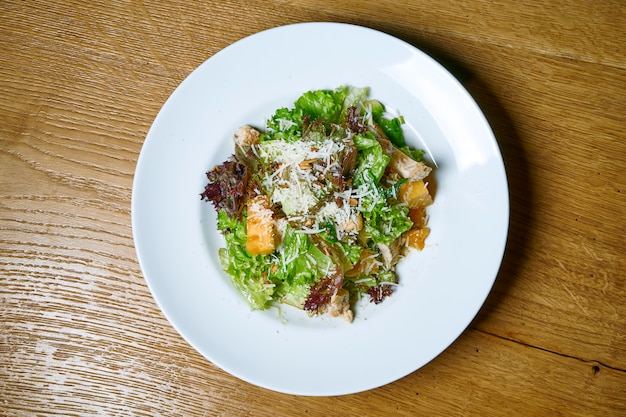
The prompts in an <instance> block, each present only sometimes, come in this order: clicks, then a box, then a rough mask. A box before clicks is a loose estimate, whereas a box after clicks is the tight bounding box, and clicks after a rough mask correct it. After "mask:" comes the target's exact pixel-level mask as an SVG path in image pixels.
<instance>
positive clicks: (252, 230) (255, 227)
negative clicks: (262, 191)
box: [246, 195, 276, 256]
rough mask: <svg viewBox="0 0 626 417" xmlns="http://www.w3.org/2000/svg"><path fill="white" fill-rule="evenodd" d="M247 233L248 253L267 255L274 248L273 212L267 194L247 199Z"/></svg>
mask: <svg viewBox="0 0 626 417" xmlns="http://www.w3.org/2000/svg"><path fill="white" fill-rule="evenodd" d="M247 207H248V219H247V222H246V225H247V228H248V235H247V238H246V250H247V251H248V254H250V255H252V256H255V255H269V254H270V253H272V252H274V250H275V249H276V233H275V230H274V220H273V217H272V215H273V212H272V210H271V209H270V201H269V198H268V197H267V196H264V195H260V196H256V197H253V198H251V199H250V200H248V205H247Z"/></svg>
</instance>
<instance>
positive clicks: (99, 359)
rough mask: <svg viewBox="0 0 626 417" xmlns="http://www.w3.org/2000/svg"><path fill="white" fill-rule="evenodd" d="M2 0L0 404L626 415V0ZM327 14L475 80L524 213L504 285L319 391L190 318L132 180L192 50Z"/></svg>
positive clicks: (515, 206)
mask: <svg viewBox="0 0 626 417" xmlns="http://www.w3.org/2000/svg"><path fill="white" fill-rule="evenodd" d="M0 16H1V17H2V24H0V178H1V180H0V313H1V316H2V321H1V322H0V414H1V415H7V416H17V415H20V416H21V415H33V416H35V415H37V416H39V415H68V416H69V415H77V416H78V415H81V416H87V415H124V416H128V415H137V416H155V415H167V416H175V415H180V416H191V415H193V416H196V415H197V416H204V415H206V416H217V415H220V416H242V415H254V416H263V415H272V416H282V415H284V416H293V415H307V416H318V415H319V416H326V415H346V416H356V415H358V416H361V415H372V416H374V415H407V416H408V415H442V416H443V415H445V416H448V415H461V416H474V415H481V416H501V415H533V416H538V415H567V416H620V415H625V414H626V274H625V272H624V271H626V255H625V252H624V248H625V247H626V238H625V236H626V197H625V193H626V191H625V190H626V135H625V133H624V132H625V131H626V53H625V52H624V45H626V8H624V7H623V6H622V4H621V2H620V1H617V0H615V1H608V0H607V1H594V2H592V1H579V2H573V1H567V0H555V1H548V2H533V1H529V0H522V1H511V0H502V1H498V2H493V1H472V2H470V1H456V2H448V1H441V0H435V1H432V2H423V1H417V0H412V1H404V2H399V1H392V0H380V1H378V2H366V1H359V0H347V1H344V2H329V1H325V0H308V1H306V2H304V1H278V0H277V1H261V0H251V1H245V2H244V1H233V0H230V1H220V2H218V1H204V2H174V1H98V2H78V1H72V0H68V1H52V2H42V1H36V0H35V1H30V2H20V1H13V0H6V1H3V2H2V3H0ZM322 20H323V21H338V22H348V23H354V24H361V25H365V26H368V27H372V28H374V29H378V30H383V31H385V32H388V33H390V34H392V35H395V36H398V37H400V38H401V39H404V40H406V41H407V42H410V43H412V44H413V45H415V46H417V47H419V48H421V49H423V50H424V51H426V52H427V53H429V54H430V55H431V56H433V57H434V58H435V59H436V60H438V61H439V62H441V63H442V64H443V65H444V66H445V67H446V68H448V69H449V70H450V71H451V72H452V73H453V74H454V75H455V76H456V77H457V78H458V79H459V80H460V81H461V82H462V83H463V84H464V85H465V87H466V88H467V89H468V91H469V92H470V93H471V94H472V95H473V97H474V98H475V99H476V101H477V103H478V104H479V106H480V107H481V109H482V110H483V111H484V113H485V115H486V117H487V119H488V121H489V123H490V124H491V126H492V128H493V130H494V133H495V135H496V137H497V139H498V143H499V145H500V147H501V150H502V154H503V157H504V160H505V164H506V169H507V174H508V177H509V186H510V198H511V223H510V234H509V240H508V243H507V250H506V254H505V257H504V260H503V264H502V268H501V271H500V273H499V275H498V279H497V281H496V284H495V287H494V289H493V291H492V293H491V295H490V296H489V298H488V300H487V302H486V304H485V306H484V308H483V309H482V310H481V312H480V314H479V315H478V317H477V318H476V319H475V320H474V322H473V323H472V325H471V326H470V327H469V328H468V329H467V331H466V332H465V333H464V334H463V335H462V336H461V337H460V338H459V339H458V340H457V341H456V342H455V343H454V344H453V345H452V346H451V347H450V348H449V349H448V350H446V351H445V352H444V353H442V354H441V355H440V356H439V357H438V358H436V359H435V360H434V361H432V362H431V363H429V364H428V365H427V366H425V367H424V368H422V369H420V370H419V371H417V372H415V373H413V374H411V375H409V376H407V377H405V378H403V379H401V380H399V381H396V382H394V383H392V384H389V385H387V386H384V387H381V388H378V389H376V390H372V391H368V392H364V393H360V394H354V395H348V396H342V397H321V398H309V397H298V396H290V395H284V394H279V393H274V392H270V391H267V390H264V389H262V388H258V387H255V386H252V385H250V384H247V383H245V382H242V381H240V380H238V379H236V378H234V377H232V376H231V375H229V374H227V373H225V372H224V371H222V370H220V369H218V368H217V367H216V366H214V365H213V364H211V363H210V362H208V361H207V360H205V359H204V358H202V357H201V356H200V355H199V354H198V353H197V352H195V351H194V350H193V349H192V348H191V347H190V346H189V345H188V344H187V343H186V342H185V341H184V340H183V339H182V338H181V337H180V336H179V335H178V334H177V333H176V332H175V330H174V329H173V328H172V327H171V325H169V323H168V322H167V320H166V319H165V318H164V317H163V315H162V313H161V312H160V311H159V309H158V307H157V306H156V304H155V302H154V301H153V299H152V297H151V295H150V292H149V290H148V288H147V286H146V284H145V281H144V280H143V277H142V275H141V271H140V269H139V266H138V263H137V260H136V257H135V251H134V246H133V239H132V230H131V224H130V198H131V193H132V180H133V174H134V169H135V164H136V162H137V158H138V155H139V152H140V150H141V146H142V143H143V140H144V138H145V136H146V134H147V132H148V129H149V128H150V125H151V123H152V121H153V120H154V117H155V116H156V114H157V113H158V111H159V109H160V108H161V106H162V104H163V103H164V101H165V100H166V99H167V97H168V96H169V95H170V94H171V92H172V91H173V90H174V89H175V88H176V86H177V85H178V84H179V83H180V82H181V81H182V80H183V79H184V78H185V77H186V76H187V75H188V74H189V73H190V72H191V71H192V70H193V69H194V68H196V67H197V66H198V65H200V64H201V63H202V62H203V61H204V60H206V59H207V58H209V57H210V56H212V55H213V54H215V53H216V52H218V51H219V50H221V49H222V48H224V47H226V46H227V45H229V44H231V43H233V42H235V41H237V40H238V39H241V38H243V37H245V36H248V35H250V34H253V33H255V32H258V31H260V30H264V29H268V28H271V27H275V26H279V25H284V24H289V23H296V22H304V21H322ZM343 41H345V42H346V47H355V46H354V45H355V42H354V40H343ZM364 53H372V51H368V50H364ZM378 362H380V361H377V363H378ZM366 365H367V366H370V364H366ZM371 366H372V372H376V366H374V365H371Z"/></svg>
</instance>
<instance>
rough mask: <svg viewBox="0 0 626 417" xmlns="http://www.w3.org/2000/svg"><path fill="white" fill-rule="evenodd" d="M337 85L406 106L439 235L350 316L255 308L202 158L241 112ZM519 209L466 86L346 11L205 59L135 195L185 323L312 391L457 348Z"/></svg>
mask: <svg viewBox="0 0 626 417" xmlns="http://www.w3.org/2000/svg"><path fill="white" fill-rule="evenodd" d="M340 85H353V86H357V87H365V86H367V87H370V96H371V97H372V98H376V99H378V100H380V101H381V102H382V103H384V104H385V105H386V106H387V108H389V109H396V110H397V112H398V113H399V114H402V115H403V116H404V118H405V120H406V125H405V126H404V128H405V134H406V137H407V141H408V142H409V143H410V144H411V145H412V146H414V147H417V148H422V149H424V150H426V152H427V156H428V159H429V161H430V162H431V163H432V165H434V166H435V174H434V181H433V185H436V189H435V190H434V197H435V202H434V204H433V205H432V206H430V207H429V210H428V214H429V216H430V220H429V226H430V228H431V234H430V236H429V237H428V239H427V242H426V243H427V245H426V247H425V249H424V250H423V251H421V252H415V253H413V254H412V255H410V256H409V257H407V258H405V259H403V260H402V261H401V262H400V264H399V266H398V274H399V278H400V286H399V287H398V288H397V290H396V291H395V293H394V294H393V296H391V297H389V298H388V299H387V300H385V302H384V303H382V304H379V305H375V304H369V303H361V304H359V306H358V307H357V311H356V316H355V319H354V322H353V323H351V324H349V323H347V322H344V321H343V320H342V319H341V318H330V317H315V318H309V317H308V316H307V315H306V314H305V313H304V312H302V311H299V310H297V309H293V308H291V307H286V306H285V307H281V308H271V309H269V310H266V311H250V309H249V308H248V305H247V304H246V302H245V301H244V299H243V298H242V297H240V296H239V294H238V293H237V292H236V291H235V289H234V288H233V286H232V284H231V283H230V281H229V278H228V276H227V275H226V274H225V273H224V272H223V271H222V269H221V267H220V264H219V261H218V257H217V251H218V248H219V247H220V246H222V242H223V240H222V237H221V236H220V235H219V234H218V232H217V229H216V215H215V212H214V209H213V207H212V205H211V204H210V203H207V202H204V201H201V200H200V196H199V194H200V193H201V192H202V191H203V190H204V186H205V184H206V176H205V172H206V171H208V170H210V169H211V168H212V167H213V166H215V165H217V164H220V163H221V162H223V161H224V160H225V159H226V158H227V157H228V156H229V155H230V154H231V153H232V152H233V149H234V148H233V140H232V136H233V133H234V132H235V130H236V129H237V128H238V127H239V126H241V125H244V124H252V125H256V126H259V127H263V126H264V125H265V120H266V118H267V117H269V116H271V115H272V114H273V112H274V111H275V110H276V109H277V108H279V107H291V106H292V105H293V102H294V101H295V99H296V98H297V97H299V96H300V95H301V94H302V93H304V92H305V91H309V90H314V89H320V88H331V89H334V88H336V87H338V86H340ZM508 218H509V200H508V188H507V181H506V174H505V170H504V165H503V162H502V157H501V154H500V151H499V149H498V145H497V143H496V140H495V138H494V136H493V133H492V131H491V129H490V127H489V125H488V124H487V122H486V119H485V117H484V116H483V114H482V113H481V111H480V109H479V108H478V106H477V105H476V103H475V102H474V100H473V99H472V98H471V97H470V95H469V94H468V93H467V91H466V90H465V89H464V88H463V87H462V86H461V85H460V84H459V82H457V80H456V79H455V78H454V77H453V76H451V75H450V74H449V73H448V72H447V71H446V70H445V69H444V68H443V67H442V66H441V65H439V64H438V63H437V62H435V61H434V60H433V59H431V58H430V57H429V56H427V55H426V54H424V53H423V52H421V51H420V50H418V49H416V48H415V47H413V46H411V45H409V44H407V43H405V42H403V41H401V40H398V39H397V38H394V37H392V36H389V35H387V34H384V33H381V32H378V31H375V30H371V29H367V28H363V27H358V26H352V25H346V24H338V23H303V24H296V25H290V26H284V27H279V28H275V29H270V30H267V31H264V32H260V33H258V34H255V35H253V36H250V37H247V38H245V39H242V40H240V41H238V42H236V43H234V44H232V45H231V46H229V47H227V48H225V49H223V50H222V51H220V52H219V53H217V54H215V55H214V56H212V57H211V58H210V59H208V60H207V61H206V62H205V63H203V64H202V65H201V66H199V67H198V68H197V69H196V70H195V71H194V72H192V73H191V74H190V75H189V76H188V77H187V78H186V79H185V80H184V81H183V82H182V83H181V85H180V86H179V87H178V88H177V89H176V90H175V91H174V92H173V94H172V95H171V96H170V98H169V99H168V100H167V102H166V103H165V105H164V106H163V108H162V109H161V111H160V112H159V114H158V116H157V117H156V119H155V121H154V124H153V125H152V127H151V129H150V131H149V133H148V135H147V138H146V140H145V143H144V145H143V148H142V150H141V154H140V156H139V160H138V163H137V168H136V173H135V178H134V184H133V194H132V225H133V235H134V239H135V246H136V250H137V254H138V259H139V263H140V265H141V269H142V272H143V274H144V277H145V280H146V282H147V284H148V286H149V288H150V291H151V292H152V294H153V296H154V298H155V300H156V302H157V303H158V305H159V307H160V308H161V310H162V311H163V313H164V314H165V316H166V317H167V319H168V320H169V321H170V322H171V323H172V325H173V326H174V327H175V328H176V330H177V331H178V332H179V333H180V334H181V335H182V336H183V337H184V338H185V339H186V340H187V342H188V343H189V344H191V346H193V347H194V348H195V349H196V350H197V351H198V352H200V353H201V354H202V355H203V356H204V357H206V358H207V359H208V360H210V361H211V362H213V363H214V364H215V365H217V366H219V367H220V368H222V369H224V370H225V371H227V372H229V373H231V374H232V375H234V376H236V377H238V378H240V379H242V380H245V381H248V382H250V383H252V384H256V385H259V386H261V387H265V388H268V389H271V390H275V391H279V392H284V393H292V394H299V395H342V394H349V393H355V392H360V391H364V390H368V389H372V388H376V387H379V386H382V385H385V384H387V383H390V382H392V381H395V380H397V379H399V378H402V377H403V376H405V375H408V374H410V373H412V372H414V371H415V370H417V369H419V368H420V367H422V366H423V365H425V364H426V363H428V362H429V361H431V360H432V359H433V358H435V357H436V356H437V355H439V354H440V353H441V352H442V351H444V350H445V349H446V348H447V347H448V346H449V345H450V344H451V343H452V342H453V341H454V340H455V339H456V338H457V337H458V336H459V335H461V333H462V332H463V331H464V330H465V329H466V327H467V326H468V325H469V323H470V322H471V320H472V319H473V318H474V317H475V315H476V314H477V312H478V311H479V309H480V307H481V306H482V305H483V303H484V301H485V299H486V297H487V295H488V294H489V292H490V290H491V288H492V285H493V283H494V280H495V278H496V275H497V272H498V269H499V267H500V263H501V260H502V256H503V252H504V247H505V242H506V236H507V231H508ZM210 377H211V376H210V375H207V378H210Z"/></svg>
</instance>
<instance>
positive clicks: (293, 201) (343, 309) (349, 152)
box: [200, 86, 433, 322]
mask: <svg viewBox="0 0 626 417" xmlns="http://www.w3.org/2000/svg"><path fill="white" fill-rule="evenodd" d="M403 123H404V120H403V118H402V117H393V116H390V115H389V114H388V113H387V112H386V110H385V107H384V106H383V104H382V103H380V102H379V101H377V100H373V99H370V98H369V89H368V88H357V87H352V86H342V87H339V88H336V89H334V90H326V89H323V90H315V91H308V92H306V93H304V94H302V96H300V97H299V98H298V99H297V100H296V101H295V103H294V105H293V107H291V108H280V109H278V110H276V112H275V113H274V114H273V115H272V116H271V117H270V118H269V119H268V120H267V123H266V126H265V127H264V128H263V129H256V128H254V127H251V126H247V125H246V126H242V127H240V128H239V129H238V130H237V131H236V133H235V135H234V148H235V149H234V153H233V154H232V155H231V156H230V157H229V158H228V160H226V161H225V162H223V163H222V164H221V165H219V166H216V167H214V168H213V169H212V170H210V171H209V172H207V173H206V175H207V179H208V183H207V185H206V187H205V190H204V191H203V192H202V193H201V194H200V196H201V198H202V199H203V200H206V201H210V202H212V203H213V205H214V207H215V209H216V211H217V227H218V229H219V231H220V232H221V234H222V235H223V236H224V240H225V247H222V248H220V249H219V259H220V262H221V264H222V267H223V269H224V271H226V273H228V275H229V276H230V277H231V279H232V282H233V284H234V286H235V287H236V288H237V290H238V291H239V292H240V293H241V294H242V296H243V297H244V298H245V299H246V300H247V302H248V304H249V305H250V307H251V308H252V309H260V310H263V309H267V308H268V307H270V306H271V305H274V304H276V303H283V304H287V305H291V306H294V307H297V308H300V309H303V310H305V311H306V312H307V313H309V315H316V314H329V315H331V316H335V317H336V316H341V317H344V318H345V319H346V320H348V321H350V322H351V321H352V320H353V318H354V313H353V305H354V303H355V302H356V301H357V300H358V299H360V298H361V297H369V299H370V301H371V302H373V303H377V304H378V303H380V302H382V301H383V300H385V299H386V298H387V297H388V296H390V295H391V294H392V293H393V291H394V288H395V287H396V286H397V284H398V277H397V275H396V272H395V269H396V265H397V263H398V261H399V260H400V259H401V258H402V257H403V256H405V255H406V254H408V252H409V251H410V250H412V249H418V250H421V249H423V247H424V241H425V239H426V237H427V236H428V233H429V229H428V228H427V227H426V226H427V213H426V207H427V206H429V205H430V204H432V202H433V200H432V197H431V195H430V192H429V190H428V187H427V185H428V184H427V182H425V180H426V179H427V177H428V175H429V174H430V173H431V170H432V168H431V167H429V166H428V165H426V163H425V162H424V159H423V155H424V152H423V151H421V150H416V149H412V148H410V147H409V146H407V144H406V142H405V139H404V134H403V130H402V124H403Z"/></svg>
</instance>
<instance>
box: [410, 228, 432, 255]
mask: <svg viewBox="0 0 626 417" xmlns="http://www.w3.org/2000/svg"><path fill="white" fill-rule="evenodd" d="M429 234H430V229H428V228H426V227H424V228H421V229H411V230H409V231H408V232H406V234H405V235H404V237H405V238H406V244H407V246H410V247H412V248H415V249H419V250H422V249H424V244H425V240H426V238H427V237H428V235H429Z"/></svg>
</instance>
